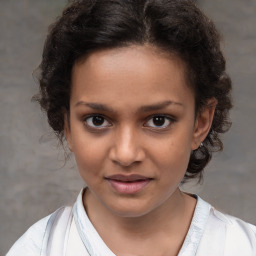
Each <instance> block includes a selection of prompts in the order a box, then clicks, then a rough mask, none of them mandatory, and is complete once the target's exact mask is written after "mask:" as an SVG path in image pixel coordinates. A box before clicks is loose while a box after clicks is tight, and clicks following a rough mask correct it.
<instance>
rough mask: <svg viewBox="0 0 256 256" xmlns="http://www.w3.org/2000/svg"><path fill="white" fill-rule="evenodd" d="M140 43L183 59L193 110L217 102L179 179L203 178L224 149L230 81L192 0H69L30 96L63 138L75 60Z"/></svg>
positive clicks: (213, 33) (214, 34) (209, 25)
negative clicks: (37, 89) (209, 123)
mask: <svg viewBox="0 0 256 256" xmlns="http://www.w3.org/2000/svg"><path fill="white" fill-rule="evenodd" d="M144 44H149V45H152V46H155V47H156V48H158V49H160V50H163V51H164V52H166V53H171V54H176V55H177V56H178V57H179V58H180V59H182V60H183V61H184V63H185V64H186V66H187V74H186V75H187V76H188V78H189V81H190V82H189V86H191V87H192V89H193V91H194V92H195V109H196V113H199V112H200V110H202V109H203V108H204V107H206V105H207V100H208V99H211V98H213V97H214V98H216V100H217V102H218V104H217V106H216V110H215V114H214V118H213V122H212V126H211V129H210V131H209V133H208V135H207V137H206V139H205V140H204V142H203V145H202V146H200V147H199V148H198V149H197V150H194V151H192V152H191V156H190V161H189V164H188V167H187V171H186V174H185V176H184V179H183V182H185V181H186V180H188V179H192V178H198V179H199V180H201V178H202V174H203V169H204V167H205V166H206V165H207V163H208V162H209V161H210V159H211V156H212V152H215V151H220V150H222V149H223V144H222V141H221V139H220V135H221V133H224V132H226V131H227V130H228V129H229V127H230V124H231V123H230V121H229V119H228V113H229V110H230V108H231V107H232V103H231V98H230V91H231V80H230V77H229V76H228V75H227V73H226V72H225V58H224V57H223V54H222V51H221V49H220V35H219V33H218V31H217V30H216V28H215V26H214V24H213V22H212V21H211V20H210V19H209V18H208V17H206V16H205V15H204V14H203V13H202V11H200V10H199V8H198V7H197V6H196V5H195V3H194V2H192V1H189V0H77V1H71V2H70V3H69V5H68V6H67V7H66V9H64V11H63V13H62V15H61V16H60V17H59V18H58V19H57V21H56V22H55V23H54V24H52V25H51V26H50V28H49V33H48V36H47V39H46V42H45V46H44V50H43V56H42V62H41V64H40V66H39V68H38V70H39V77H38V79H39V83H40V92H39V93H38V94H37V95H36V96H35V97H34V99H35V100H36V101H38V102H39V103H40V105H41V108H42V109H43V111H45V112H46V113H47V117H48V122H49V124H50V126H51V127H52V129H53V130H54V132H55V134H56V135H57V137H58V138H59V140H60V142H63V139H64V113H65V112H69V107H70V106H69V101H70V92H71V76H72V68H73V66H74V64H75V63H76V62H77V61H78V60H80V59H81V58H86V56H88V55H90V54H91V53H93V52H95V51H97V50H102V49H110V48H117V47H126V46H130V45H144Z"/></svg>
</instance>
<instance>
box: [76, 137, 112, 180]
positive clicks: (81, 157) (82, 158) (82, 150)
mask: <svg viewBox="0 0 256 256" xmlns="http://www.w3.org/2000/svg"><path fill="white" fill-rule="evenodd" d="M78 134H79V133H76V135H75V137H73V153H74V155H75V159H76V162H77V166H78V169H79V172H80V173H81V174H82V173H83V174H85V175H86V174H89V173H91V174H92V173H93V174H97V173H98V172H99V171H100V170H101V169H102V166H103V165H104V163H105V159H106V156H107V152H108V150H107V143H106V142H105V140H104V139H102V138H99V137H98V138H97V135H88V134H83V135H81V134H80V136H79V135H78Z"/></svg>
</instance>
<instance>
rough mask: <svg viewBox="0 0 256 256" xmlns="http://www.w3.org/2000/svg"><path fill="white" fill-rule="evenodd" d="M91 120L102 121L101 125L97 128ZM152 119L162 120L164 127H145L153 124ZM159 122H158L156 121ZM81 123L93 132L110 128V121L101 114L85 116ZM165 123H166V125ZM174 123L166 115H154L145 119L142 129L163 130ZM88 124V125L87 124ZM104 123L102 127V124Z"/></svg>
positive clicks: (173, 120)
mask: <svg viewBox="0 0 256 256" xmlns="http://www.w3.org/2000/svg"><path fill="white" fill-rule="evenodd" d="M93 118H99V119H98V121H100V119H101V121H103V123H102V124H100V125H99V126H97V125H95V124H93ZM154 118H164V124H165V125H164V126H161V125H159V126H158V125H147V124H148V123H150V121H151V122H153V119H154ZM94 121H97V120H94ZM158 121H159V120H158ZM83 122H84V124H85V126H86V127H87V128H89V129H91V130H94V131H101V130H105V129H107V128H108V127H111V126H112V124H111V122H110V121H108V118H106V117H105V116H103V115H101V114H92V115H88V116H85V117H84V118H83ZM166 122H168V123H167V124H166ZM174 122H176V119H175V118H174V117H172V116H170V115H166V114H156V115H152V116H150V117H149V118H147V121H146V122H144V123H143V127H146V128H150V129H152V130H158V131H159V130H165V129H168V128H169V127H170V126H171V125H172V124H173V123H174ZM89 123H90V124H89ZM104 123H106V124H105V125H104V126H103V124H104Z"/></svg>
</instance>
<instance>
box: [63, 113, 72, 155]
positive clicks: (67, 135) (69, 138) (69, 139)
mask: <svg viewBox="0 0 256 256" xmlns="http://www.w3.org/2000/svg"><path fill="white" fill-rule="evenodd" d="M64 135H65V138H66V140H67V143H68V147H69V150H70V151H73V150H72V136H71V132H70V116H69V113H68V112H67V111H65V113H64Z"/></svg>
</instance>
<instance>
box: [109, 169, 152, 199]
mask: <svg viewBox="0 0 256 256" xmlns="http://www.w3.org/2000/svg"><path fill="white" fill-rule="evenodd" d="M105 179H106V180H107V181H108V183H109V184H110V185H111V187H112V188H113V189H114V190H115V191H116V192H118V193H120V194H135V193H138V192H140V191H142V190H143V189H144V188H145V187H146V186H147V185H148V184H149V183H150V182H151V181H152V178H149V177H145V176H141V175H138V174H131V175H122V174H116V175H111V176H107V177H106V178H105Z"/></svg>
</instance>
